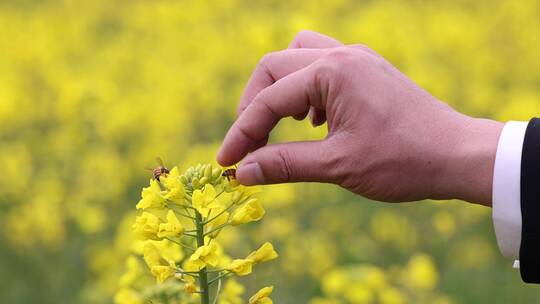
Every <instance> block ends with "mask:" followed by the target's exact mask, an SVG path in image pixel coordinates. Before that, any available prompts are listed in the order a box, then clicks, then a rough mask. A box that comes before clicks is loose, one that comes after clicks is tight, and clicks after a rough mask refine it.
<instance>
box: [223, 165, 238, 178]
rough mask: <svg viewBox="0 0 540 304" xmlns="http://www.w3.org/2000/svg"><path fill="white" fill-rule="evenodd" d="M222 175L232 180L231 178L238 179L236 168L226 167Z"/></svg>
mask: <svg viewBox="0 0 540 304" xmlns="http://www.w3.org/2000/svg"><path fill="white" fill-rule="evenodd" d="M221 176H224V177H226V178H227V180H228V181H231V179H236V168H229V169H226V170H225V171H223V173H222V174H221Z"/></svg>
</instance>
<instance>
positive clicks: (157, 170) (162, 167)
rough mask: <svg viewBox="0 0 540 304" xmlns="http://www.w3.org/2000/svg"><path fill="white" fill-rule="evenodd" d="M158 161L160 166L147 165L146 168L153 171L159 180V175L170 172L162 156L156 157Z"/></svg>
mask: <svg viewBox="0 0 540 304" xmlns="http://www.w3.org/2000/svg"><path fill="white" fill-rule="evenodd" d="M156 162H157V163H158V165H159V166H157V167H156V168H154V169H152V168H148V167H147V168H146V170H149V171H152V174H153V175H154V178H155V179H157V180H158V181H159V177H160V176H161V175H166V174H169V169H167V168H166V167H165V165H163V160H162V159H161V157H156Z"/></svg>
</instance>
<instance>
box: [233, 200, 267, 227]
mask: <svg viewBox="0 0 540 304" xmlns="http://www.w3.org/2000/svg"><path fill="white" fill-rule="evenodd" d="M265 213H266V211H265V210H264V208H263V207H262V205H261V203H260V202H259V199H256V198H253V199H250V200H249V201H248V202H247V203H246V204H245V205H242V206H241V207H240V208H238V210H236V211H235V212H234V214H233V217H232V220H231V224H233V225H240V224H246V223H249V222H253V221H258V220H260V219H261V218H262V217H263V216H264V214H265Z"/></svg>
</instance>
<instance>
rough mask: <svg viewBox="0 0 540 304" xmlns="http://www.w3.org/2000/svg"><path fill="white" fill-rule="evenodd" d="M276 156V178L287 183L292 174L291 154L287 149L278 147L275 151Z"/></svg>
mask: <svg viewBox="0 0 540 304" xmlns="http://www.w3.org/2000/svg"><path fill="white" fill-rule="evenodd" d="M277 156H278V160H279V165H278V166H276V168H278V174H279V177H278V178H279V180H280V181H283V182H285V183H288V182H290V181H291V177H292V176H293V174H294V172H293V162H292V155H291V153H290V152H289V151H287V150H285V149H280V150H278V152H277Z"/></svg>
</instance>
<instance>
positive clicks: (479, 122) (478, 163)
mask: <svg viewBox="0 0 540 304" xmlns="http://www.w3.org/2000/svg"><path fill="white" fill-rule="evenodd" d="M503 127H504V123H501V122H498V121H494V120H489V119H478V118H471V117H463V120H462V122H461V123H460V126H459V127H457V128H456V129H455V130H454V132H455V134H456V135H455V141H454V142H453V143H452V144H453V145H454V146H453V147H449V149H448V152H449V155H448V157H447V161H446V164H445V170H444V171H445V173H443V183H444V184H445V185H444V186H441V188H442V189H443V191H444V192H446V195H445V196H447V197H449V198H456V199H460V200H464V201H468V202H471V203H477V204H481V205H485V206H491V201H492V188H493V171H494V166H495V155H496V153H497V145H498V142H499V136H500V134H501V131H502V129H503Z"/></svg>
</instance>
